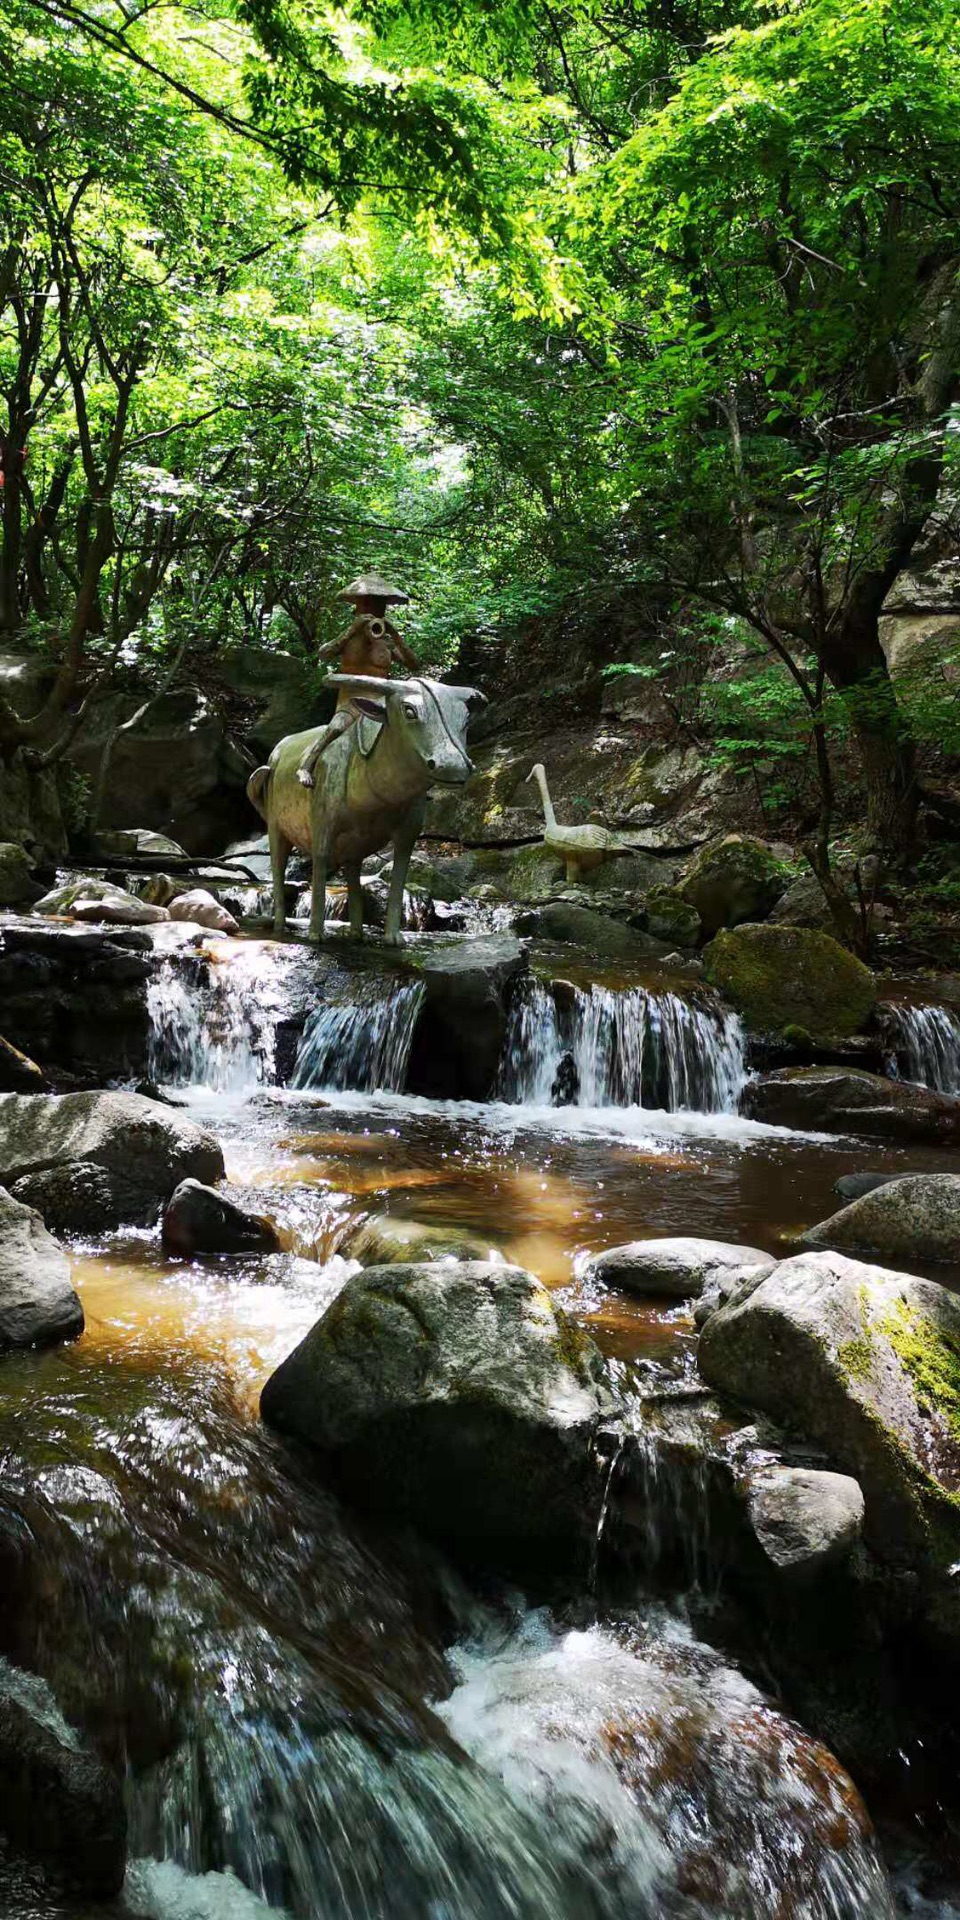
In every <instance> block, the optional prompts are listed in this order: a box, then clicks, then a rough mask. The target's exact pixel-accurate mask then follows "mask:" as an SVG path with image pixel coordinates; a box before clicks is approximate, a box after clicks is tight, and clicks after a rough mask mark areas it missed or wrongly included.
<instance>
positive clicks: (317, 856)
mask: <svg viewBox="0 0 960 1920" xmlns="http://www.w3.org/2000/svg"><path fill="white" fill-rule="evenodd" d="M326 917H327V837H326V834H323V835H322V836H320V835H318V836H317V838H316V839H315V840H314V843H313V878H312V884H311V890H310V925H309V927H308V928H307V939H308V940H314V941H316V942H317V943H318V944H319V942H320V941H321V940H322V939H323V930H324V924H325V922H326Z"/></svg>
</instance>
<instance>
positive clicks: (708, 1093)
mask: <svg viewBox="0 0 960 1920" xmlns="http://www.w3.org/2000/svg"><path fill="white" fill-rule="evenodd" d="M743 1078H744V1065H743V1035H742V1031H741V1027H740V1022H739V1020H738V1019H737V1016H736V1014H734V1013H731V1012H730V1011H729V1009H727V1008H725V1007H721V1006H720V1005H719V1003H717V1002H711V1001H709V1000H707V999H706V998H704V999H703V1000H702V1001H699V1002H693V1001H689V1000H683V999H681V997H680V995H679V994H676V993H652V992H650V991H648V989H647V988H645V987H630V988H626V989H623V990H620V991H617V990H615V989H613V988H611V987H598V986H592V987H590V988H582V987H571V986H568V985H567V984H566V983H565V982H563V983H554V985H553V986H548V985H545V984H544V983H543V982H542V981H539V980H531V981H527V982H524V983H523V984H522V985H521V987H520V988H519V990H518V992H517V993H516V995H515V996H514V1000H513V1004H512V1006H511V1010H510V1020H509V1024H508V1029H507V1034H506V1039H505V1042H504V1049H503V1055H502V1059H501V1065H500V1075H499V1084H498V1092H499V1095H500V1098H501V1099H503V1100H507V1101H510V1102H513V1103H516V1104H519V1105H522V1106H541V1107H542V1106H564V1105H575V1106H581V1107H647V1108H657V1109H661V1110H665V1111H667V1112H671V1113H674V1112H678V1111H680V1110H681V1109H688V1110H690V1109H692V1110H694V1111H696V1112H700V1113H726V1112H731V1111H735V1109H736V1105H737V1098H738V1095H739V1092H740V1088H741V1087H742V1085H743Z"/></svg>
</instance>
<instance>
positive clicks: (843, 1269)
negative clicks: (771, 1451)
mask: <svg viewBox="0 0 960 1920" xmlns="http://www.w3.org/2000/svg"><path fill="white" fill-rule="evenodd" d="M698 1362H699V1367H700V1372H701V1374H702V1375H703V1378H704V1379H705V1380H706V1381H708V1383H709V1384H710V1385H711V1386H712V1387H714V1388H715V1389H716V1390H717V1391H718V1392H722V1393H727V1394H730V1395H731V1396H732V1397H733V1398H734V1399H736V1400H740V1401H742V1402H744V1403H745V1404H746V1405H747V1406H749V1407H756V1408H760V1409H762V1410H763V1411H764V1412H766V1413H769V1414H771V1415H772V1417H773V1418H774V1419H775V1420H777V1421H779V1422H781V1423H782V1424H783V1425H785V1426H787V1427H788V1428H790V1429H791V1430H793V1431H795V1432H798V1433H800V1434H802V1435H803V1436H805V1437H806V1438H808V1439H812V1440H814V1441H816V1442H818V1443H819V1444H820V1445H822V1446H823V1447H824V1448H826V1449H827V1450H828V1452H829V1455H830V1456H831V1458H832V1459H833V1460H835V1461H836V1462H837V1464H838V1465H839V1466H840V1467H841V1468H843V1469H844V1470H845V1471H846V1472H848V1473H850V1474H852V1475H853V1476H854V1477H855V1478H856V1479H857V1480H858V1481H859V1483H860V1485H861V1487H862V1488H863V1494H864V1499H865V1502H866V1517H865V1527H864V1534H865V1538H866V1539H867V1541H868V1543H869V1544H870V1546H871V1547H872V1549H873V1551H874V1552H875V1554H876V1555H877V1557H878V1559H880V1560H884V1561H890V1562H895V1563H898V1562H899V1563H906V1564H908V1565H913V1566H930V1565H933V1566H939V1565H941V1564H942V1565H943V1566H944V1567H945V1566H946V1564H947V1558H946V1556H949V1560H951V1561H952V1560H953V1559H955V1558H956V1557H957V1550H958V1548H960V1508H958V1505H957V1502H956V1495H955V1492H954V1489H955V1488H956V1486H957V1484H958V1476H960V1301H958V1300H956V1299H955V1298H954V1296H953V1295H952V1294H950V1293H948V1292H947V1290H946V1288H945V1287H940V1286H937V1284H936V1283H935V1282H934V1281H930V1280H918V1279H914V1278H913V1277H912V1276H911V1275H909V1274H903V1273H892V1272H889V1271H888V1270H887V1269H885V1268H881V1267H876V1266H869V1265H866V1264H864V1263H863V1262H861V1261H857V1260H850V1259H847V1258H846V1256H845V1255H843V1254H839V1253H807V1254H802V1255H800V1256H799V1257H798V1258H796V1259H794V1260H784V1261H781V1262H780V1264H779V1266H777V1267H775V1268H774V1271H773V1272H772V1273H771V1274H768V1276H767V1278H766V1279H765V1280H762V1281H761V1282H760V1284H759V1286H758V1287H756V1288H755V1289H754V1290H753V1291H752V1292H751V1293H750V1295H749V1297H748V1298H746V1299H742V1300H741V1299H739V1298H737V1297H734V1299H733V1300H731V1301H730V1302H729V1303H728V1304H727V1306H725V1307H723V1308H721V1309H720V1311H719V1312H718V1313H715V1314H714V1315H713V1316H712V1317H711V1319H710V1320H709V1321H708V1322H707V1325H706V1326H705V1328H704V1330H703V1333H702V1334H701V1337H700V1346H699V1353H698Z"/></svg>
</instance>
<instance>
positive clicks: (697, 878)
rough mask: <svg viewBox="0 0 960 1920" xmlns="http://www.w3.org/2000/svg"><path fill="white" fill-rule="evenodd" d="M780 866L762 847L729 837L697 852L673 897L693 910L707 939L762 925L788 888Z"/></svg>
mask: <svg viewBox="0 0 960 1920" xmlns="http://www.w3.org/2000/svg"><path fill="white" fill-rule="evenodd" d="M786 882H787V875H786V873H785V871H784V868H783V864H782V862H781V861H780V860H778V859H777V857H776V855H775V854H773V853H771V851H770V849H769V847H766V846H764V844H763V841H762V840H751V839H749V838H748V837H746V836H744V835H743V834H739V833H729V834H727V835H726V837H725V838H724V839H723V840H713V841H711V842H710V843H709V844H708V845H707V846H705V847H701V849H700V851H699V853H698V854H696V855H695V857H694V859H693V860H692V861H691V863H690V865H689V867H687V869H686V871H685V872H684V873H683V874H682V875H681V877H680V879H679V880H678V882H677V892H678V893H679V894H681V896H682V897H683V899H684V900H686V901H688V902H689V904H690V906H692V907H693V908H695V910H696V912H697V913H698V915H699V917H700V920H701V922H702V924H703V931H704V934H705V935H706V936H707V938H709V937H710V936H711V935H712V934H715V933H719V932H720V929H721V927H738V926H740V925H742V923H743V922H744V921H747V920H763V919H764V918H765V917H766V915H767V914H768V913H769V912H770V909H771V907H774V906H775V905H776V903H777V901H778V900H779V898H780V895H781V894H782V892H783V890H784V887H785V886H786Z"/></svg>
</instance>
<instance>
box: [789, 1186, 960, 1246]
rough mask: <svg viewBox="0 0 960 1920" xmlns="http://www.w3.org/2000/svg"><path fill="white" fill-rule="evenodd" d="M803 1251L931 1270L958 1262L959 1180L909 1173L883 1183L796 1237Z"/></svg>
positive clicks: (959, 1234)
mask: <svg viewBox="0 0 960 1920" xmlns="http://www.w3.org/2000/svg"><path fill="white" fill-rule="evenodd" d="M801 1239H802V1243H803V1245H804V1246H805V1247H837V1248H839V1250H840V1251H841V1252H842V1253H875V1254H878V1255H879V1256H880V1258H881V1259H886V1260H895V1261H897V1262H898V1263H899V1262H901V1261H908V1262H909V1263H910V1264H911V1265H913V1264H914V1263H915V1262H917V1261H919V1262H921V1263H923V1264H928V1263H929V1264H932V1265H936V1264H938V1263H941V1262H944V1263H947V1264H950V1265H953V1264H956V1263H957V1262H960V1174H956V1173H912V1174H905V1175H904V1177H903V1179H902V1180H889V1181H885V1182H884V1184H883V1186H882V1187H876V1188H874V1190H873V1191H872V1192H871V1193H865V1194H863V1195H862V1196H861V1198H860V1199H859V1200H854V1201H852V1202H851V1204H850V1205H849V1206H848V1207H841V1208H840V1211H839V1213H835V1214H834V1215H833V1217H832V1218H831V1219H829V1220H821V1221H820V1222H819V1223H818V1225H817V1226H815V1227H811V1228H810V1230H809V1232H807V1233H805V1234H803V1235H801Z"/></svg>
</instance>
